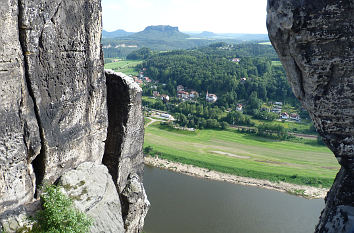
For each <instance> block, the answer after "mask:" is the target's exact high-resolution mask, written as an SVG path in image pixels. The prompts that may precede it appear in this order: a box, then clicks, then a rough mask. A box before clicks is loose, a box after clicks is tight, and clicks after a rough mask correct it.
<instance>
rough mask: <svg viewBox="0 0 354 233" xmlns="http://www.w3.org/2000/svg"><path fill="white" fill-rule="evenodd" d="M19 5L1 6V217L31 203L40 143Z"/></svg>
mask: <svg viewBox="0 0 354 233" xmlns="http://www.w3.org/2000/svg"><path fill="white" fill-rule="evenodd" d="M17 4H18V1H17V0H16V1H13V0H6V1H1V3H0V80H1V85H0V213H1V212H5V211H7V210H11V209H12V208H15V207H17V206H20V205H23V204H25V203H28V202H30V201H31V200H32V199H33V196H34V192H35V190H34V189H35V188H34V186H35V185H34V184H33V182H34V181H35V178H34V173H33V169H32V166H31V162H32V161H33V159H34V158H35V156H36V155H38V154H39V151H40V148H41V140H40V137H39V127H38V124H37V120H36V117H35V113H34V105H33V101H32V98H31V97H30V95H29V93H28V87H27V84H26V78H25V68H24V59H23V53H22V48H21V44H20V40H19V27H18V12H19V10H18V9H19V8H18V5H17Z"/></svg>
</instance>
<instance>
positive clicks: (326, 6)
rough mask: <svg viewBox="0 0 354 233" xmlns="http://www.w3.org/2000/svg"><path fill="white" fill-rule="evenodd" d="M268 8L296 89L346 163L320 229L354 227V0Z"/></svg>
mask: <svg viewBox="0 0 354 233" xmlns="http://www.w3.org/2000/svg"><path fill="white" fill-rule="evenodd" d="M267 11H268V16H267V27H268V34H269V37H270V39H271V41H272V44H273V46H274V48H275V49H276V51H277V53H278V55H279V58H280V60H281V62H282V64H283V65H284V68H285V70H286V72H287V75H288V79H289V81H290V83H291V85H292V87H293V91H294V93H295V95H296V97H297V98H298V99H299V100H300V101H301V102H302V103H303V106H304V107H305V108H306V109H307V110H308V112H309V114H310V116H311V118H312V120H313V121H314V124H315V127H316V128H317V130H318V132H319V134H320V135H321V136H322V137H323V138H324V141H325V142H326V144H327V145H328V147H329V148H330V149H331V150H332V151H333V153H334V155H335V156H336V158H337V160H338V162H339V163H340V164H341V166H342V168H341V170H340V172H339V173H338V175H337V177H336V180H335V182H334V184H333V186H332V189H331V190H330V192H329V193H328V195H327V197H326V208H325V209H324V211H323V212H322V214H321V218H320V222H319V224H318V226H317V228H316V232H351V229H352V227H350V226H352V225H353V221H354V220H353V217H354V215H353V214H352V213H353V211H352V210H351V209H352V208H353V207H354V179H353V178H354V161H353V159H354V69H353V64H354V29H353V28H354V1H353V0H341V1H336V0H326V1H322V0H311V1H310V0H302V1H298V0H268V9H267ZM338 213H341V214H338Z"/></svg>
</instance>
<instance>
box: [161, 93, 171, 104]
mask: <svg viewBox="0 0 354 233" xmlns="http://www.w3.org/2000/svg"><path fill="white" fill-rule="evenodd" d="M161 99H162V101H163V102H168V101H170V97H169V96H168V95H165V94H162V95H161Z"/></svg>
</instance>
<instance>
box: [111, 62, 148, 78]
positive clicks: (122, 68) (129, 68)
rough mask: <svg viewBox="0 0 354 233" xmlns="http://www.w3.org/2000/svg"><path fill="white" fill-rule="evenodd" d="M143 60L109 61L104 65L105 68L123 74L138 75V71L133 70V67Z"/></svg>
mask: <svg viewBox="0 0 354 233" xmlns="http://www.w3.org/2000/svg"><path fill="white" fill-rule="evenodd" d="M142 62H143V61H139V60H138V61H137V60H119V61H118V62H111V63H107V64H105V65H104V68H105V69H111V70H114V71H117V72H122V73H124V74H127V75H129V74H131V75H138V74H139V72H138V71H136V70H135V67H136V66H137V65H138V64H140V63H142Z"/></svg>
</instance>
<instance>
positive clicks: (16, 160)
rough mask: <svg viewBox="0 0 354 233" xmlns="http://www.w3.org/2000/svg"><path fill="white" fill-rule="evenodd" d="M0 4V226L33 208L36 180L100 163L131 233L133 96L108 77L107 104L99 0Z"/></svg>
mask: <svg viewBox="0 0 354 233" xmlns="http://www.w3.org/2000/svg"><path fill="white" fill-rule="evenodd" d="M0 6H1V7H0V18H1V20H0V80H1V81H2V85H1V87H0V197H1V198H0V219H1V220H2V221H1V222H2V223H6V219H7V218H9V216H16V215H17V214H18V213H20V212H21V211H22V212H23V211H26V210H28V209H31V208H35V205H33V203H35V201H36V200H37V198H38V186H39V185H40V184H42V183H43V182H49V183H53V182H55V181H58V180H59V178H60V177H61V176H62V175H63V174H64V173H67V172H70V170H73V169H75V168H77V167H78V166H79V165H80V164H82V163H83V162H92V163H93V164H94V165H92V166H94V167H95V166H98V167H99V166H102V165H99V164H102V160H104V165H106V166H107V167H108V170H109V173H110V177H113V182H114V184H115V187H116V188H115V190H116V191H118V194H119V195H117V197H118V199H116V197H115V198H113V199H112V200H115V201H117V200H119V201H120V202H121V203H117V205H116V206H122V209H121V210H119V212H122V216H121V217H122V218H123V220H124V225H125V228H126V230H124V229H123V231H126V232H138V231H139V230H141V228H142V224H143V219H144V216H145V214H146V211H147V206H148V202H147V199H146V195H145V191H144V188H143V186H142V177H141V175H142V169H143V167H142V158H143V154H142V143H143V117H142V112H141V103H140V102H139V101H140V100H139V98H141V96H140V95H141V93H140V92H141V90H138V89H136V88H135V87H132V86H131V84H130V83H129V78H128V77H124V76H123V75H122V74H112V73H109V75H108V80H114V81H109V82H112V83H114V82H120V84H118V85H116V84H113V87H112V88H113V89H114V88H117V86H119V87H118V88H117V89H114V90H113V93H111V92H110V91H109V90H110V88H108V94H109V96H108V97H109V98H108V100H107V88H106V77H105V75H104V70H103V55H102V51H101V44H100V42H101V30H102V28H101V24H102V23H101V2H100V0H73V1H61V0H51V1H40V0H34V1H23V0H16V1H15V0H5V1H2V2H1V3H0ZM110 93H111V94H110ZM139 93H140V94H139ZM113 101H117V102H116V105H115V104H113ZM107 102H108V106H112V107H113V108H112V109H108V110H107ZM117 106H118V107H117ZM134 114H135V116H134ZM112 117H115V118H113V120H111V119H112ZM116 118H119V119H121V120H120V121H119V122H118V123H115V122H114V120H115V119H116ZM112 122H113V123H112ZM112 124H113V126H112ZM108 126H112V127H114V129H112V128H110V127H108ZM107 128H108V130H107ZM107 131H108V136H107ZM115 138H119V139H118V140H116V139H115ZM106 139H107V140H106ZM135 139H137V140H135ZM110 148H113V149H110ZM105 150H106V151H107V153H105ZM104 154H105V156H104ZM107 158H109V159H107ZM111 162H112V164H111ZM103 170H104V169H103ZM103 170H102V169H98V168H97V172H100V171H102V172H103ZM89 178H90V177H88V179H89ZM133 184H135V186H138V187H139V188H138V189H133V190H132V188H131V187H132V185H133ZM135 186H134V187H135ZM109 200H111V199H109ZM118 204H119V205H118ZM137 209H138V210H139V211H137ZM117 224H119V223H117ZM94 231H96V232H97V231H99V229H96V230H94ZM123 231H122V230H119V231H113V230H112V232H123Z"/></svg>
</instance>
